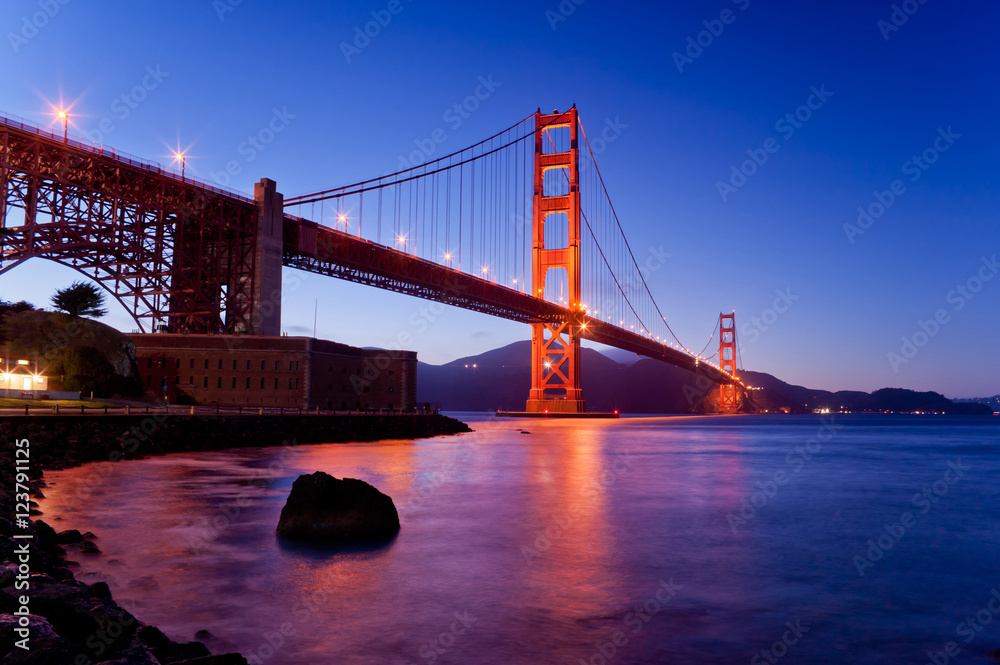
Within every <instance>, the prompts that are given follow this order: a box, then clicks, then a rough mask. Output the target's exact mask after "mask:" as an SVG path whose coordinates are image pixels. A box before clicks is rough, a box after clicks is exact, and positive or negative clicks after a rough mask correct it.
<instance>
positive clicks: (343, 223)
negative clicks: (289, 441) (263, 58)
mask: <svg viewBox="0 0 1000 665" xmlns="http://www.w3.org/2000/svg"><path fill="white" fill-rule="evenodd" d="M0 193H2V196H0V221H2V224H0V274H3V273H5V272H7V271H8V270H10V269H12V268H14V267H15V266H17V265H19V264H20V263H22V262H24V261H26V260H28V259H29V258H34V257H41V258H46V259H49V260H52V261H56V262H58V263H60V264H63V265H66V266H69V267H71V268H74V269H76V270H78V271H79V272H81V273H83V274H84V275H86V276H87V277H89V278H91V279H93V280H94V281H95V282H97V283H99V284H101V285H102V286H103V287H104V288H105V289H106V290H107V291H108V292H109V293H110V294H111V295H112V296H113V297H114V298H115V299H116V300H117V301H118V302H119V303H120V304H121V305H122V306H123V307H124V308H125V309H126V310H127V311H128V312H129V313H130V314H131V316H132V317H133V318H134V319H135V321H136V322H137V324H138V325H139V326H140V328H141V329H143V330H146V331H167V332H178V333H185V332H186V333H210V334H231V335H280V330H281V328H280V326H281V270H282V267H283V266H287V267H292V268H296V269H299V270H305V271H309V272H313V273H319V274H323V275H328V276H331V277H336V278H339V279H344V280H349V281H352V282H357V283H360V284H366V285H370V286H374V287H376V288H381V289H386V290H390V291H395V292H398V293H404V294H408V295H412V296H416V297H419V298H424V299H429V300H435V301H439V302H442V303H446V304H449V305H453V306H456V307H461V308H464V309H469V310H473V311H476V312H482V313H484V314H489V315H492V316H497V317H501V318H505V319H510V320H513V321H519V322H522V323H525V324H529V325H530V326H531V331H532V332H531V334H532V358H531V367H532V372H531V391H530V394H529V396H528V398H527V402H526V410H527V411H529V412H551V413H583V412H585V400H584V396H583V395H582V394H581V391H580V343H581V341H583V340H585V339H587V340H591V341H593V342H597V343H601V344H605V345H608V346H611V347H616V348H619V349H625V350H627V351H630V352H634V353H636V354H639V355H643V356H648V357H650V358H654V359H657V360H660V361H663V362H666V363H669V364H671V365H676V366H678V367H682V368H684V369H687V370H690V371H692V372H695V373H697V374H699V375H700V376H702V377H705V378H706V379H708V380H709V381H711V382H712V383H715V384H718V386H719V396H718V401H717V404H718V408H719V409H720V410H723V411H735V410H737V409H739V408H740V407H741V405H743V404H746V403H748V402H749V398H748V396H747V390H746V386H745V385H744V384H743V383H742V382H741V381H740V379H739V377H738V375H737V364H738V363H737V360H738V354H739V349H738V346H737V340H736V325H735V315H734V314H722V315H720V317H719V320H718V321H717V322H716V328H715V330H714V331H713V333H712V336H711V337H710V338H709V341H708V343H707V344H706V345H705V347H704V348H702V349H701V350H699V351H695V350H692V348H690V347H688V346H685V345H684V344H682V343H681V341H680V340H679V339H678V338H677V336H676V335H675V334H674V332H673V330H672V329H671V328H670V325H669V323H668V321H667V316H666V314H665V313H664V311H663V310H662V309H661V308H660V306H659V305H658V304H657V302H656V300H655V298H654V297H653V295H652V292H651V291H650V288H649V286H648V284H647V283H646V281H645V278H644V276H643V274H642V271H641V270H640V269H639V266H638V263H637V261H636V258H635V255H634V254H633V251H632V249H631V247H630V245H629V242H628V240H627V238H626V235H625V232H624V230H623V225H622V222H621V220H620V219H619V218H618V215H617V213H616V211H615V207H614V205H613V203H612V198H611V196H610V194H609V192H608V190H607V187H606V186H605V183H604V178H603V176H602V174H601V171H600V169H599V168H598V165H597V162H596V160H595V158H594V153H593V151H592V150H591V147H590V143H589V141H588V139H587V135H586V132H585V131H584V128H583V126H582V124H581V122H580V118H579V114H578V112H577V109H576V107H575V106H574V107H573V108H572V109H570V110H568V111H565V112H562V113H560V112H558V111H556V112H553V113H551V114H543V113H541V112H540V111H539V112H536V113H533V114H531V115H529V116H528V117H526V118H524V119H523V120H521V121H519V122H518V123H516V124H514V125H512V126H511V127H508V128H507V129H504V130H503V131H501V132H498V133H496V134H494V135H493V136H491V137H489V138H487V139H485V140H483V141H481V142H479V143H477V144H475V145H473V146H470V147H468V148H465V149H463V150H459V151H457V152H454V153H452V154H450V155H446V156H444V157H441V158H439V159H435V160H433V161H429V162H425V163H422V164H420V165H418V166H413V167H412V168H407V169H404V170H402V171H398V172H396V173H392V174H388V175H383V176H380V177H377V178H372V179H368V180H363V181H360V182H356V183H354V184H350V185H344V186H339V187H335V188H331V189H327V190H324V191H320V192H315V193H311V194H304V195H298V196H294V197H290V198H287V199H286V198H284V197H283V196H282V194H281V193H279V192H278V191H277V185H276V183H275V182H273V181H271V180H268V179H266V178H265V179H262V180H261V181H260V182H259V183H257V185H256V186H255V189H254V196H253V198H250V197H247V196H245V195H243V194H240V193H238V192H234V191H230V190H228V189H225V188H222V187H218V186H216V185H212V184H209V183H206V182H203V181H200V180H197V179H193V178H189V177H186V175H185V173H184V171H183V169H182V171H181V173H180V174H178V173H176V172H175V171H173V170H172V169H168V168H164V167H162V166H160V165H158V164H156V163H153V162H149V161H146V160H143V159H140V158H137V157H134V156H132V155H128V154H125V153H122V152H119V151H116V150H114V149H112V148H109V147H106V146H103V145H94V144H91V143H89V142H87V141H84V140H76V139H73V138H71V137H69V136H68V135H66V134H65V133H64V134H63V135H62V136H59V135H56V134H53V133H51V132H48V131H47V130H45V129H42V128H40V127H38V126H36V125H34V124H32V123H30V122H27V121H23V120H20V119H17V118H12V117H6V116H0ZM716 335H718V344H719V345H718V350H717V351H716V353H713V354H712V355H711V356H709V357H705V356H704V353H705V352H706V351H707V350H708V348H709V346H711V344H712V340H713V339H714V338H715V337H716Z"/></svg>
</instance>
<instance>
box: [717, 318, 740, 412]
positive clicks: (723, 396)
mask: <svg viewBox="0 0 1000 665" xmlns="http://www.w3.org/2000/svg"><path fill="white" fill-rule="evenodd" d="M719 367H720V368H721V369H722V371H724V372H728V373H729V374H731V375H732V376H733V378H736V312H733V313H731V314H719ZM739 408H740V399H739V393H738V392H737V390H736V385H735V384H732V383H730V384H725V383H722V384H719V410H720V411H722V412H724V413H736V411H738V410H739Z"/></svg>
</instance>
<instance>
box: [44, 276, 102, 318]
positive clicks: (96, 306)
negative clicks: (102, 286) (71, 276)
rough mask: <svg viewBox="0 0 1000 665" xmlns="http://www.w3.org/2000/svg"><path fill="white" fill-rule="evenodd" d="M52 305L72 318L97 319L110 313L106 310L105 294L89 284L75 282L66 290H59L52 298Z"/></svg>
mask: <svg viewBox="0 0 1000 665" xmlns="http://www.w3.org/2000/svg"><path fill="white" fill-rule="evenodd" d="M52 304H53V306H55V308H56V309H57V310H59V311H60V312H66V313H67V314H69V315H70V316H91V317H94V318H97V317H99V316H104V315H105V314H107V313H108V311H107V310H106V309H104V294H103V293H101V291H100V290H98V288H97V287H96V286H94V285H93V284H88V283H87V282H73V283H72V284H71V285H70V286H68V287H66V288H65V289H59V290H58V291H56V294H55V295H54V296H52Z"/></svg>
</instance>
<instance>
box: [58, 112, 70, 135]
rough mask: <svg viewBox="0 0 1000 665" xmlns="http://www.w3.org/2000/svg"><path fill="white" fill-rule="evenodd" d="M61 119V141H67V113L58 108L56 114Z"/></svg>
mask: <svg viewBox="0 0 1000 665" xmlns="http://www.w3.org/2000/svg"><path fill="white" fill-rule="evenodd" d="M56 115H58V116H59V118H60V119H61V120H62V121H63V143H68V142H69V113H67V112H66V111H64V110H62V109H60V110H59V112H58V113H57V114H56Z"/></svg>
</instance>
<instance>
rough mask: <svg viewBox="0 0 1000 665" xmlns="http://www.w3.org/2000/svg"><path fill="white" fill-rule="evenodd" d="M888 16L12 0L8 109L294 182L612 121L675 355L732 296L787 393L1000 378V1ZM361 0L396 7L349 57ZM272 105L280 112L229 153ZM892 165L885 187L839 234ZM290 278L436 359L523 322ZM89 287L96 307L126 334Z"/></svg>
mask: <svg viewBox="0 0 1000 665" xmlns="http://www.w3.org/2000/svg"><path fill="white" fill-rule="evenodd" d="M895 6H896V7H898V9H895V10H894V4H893V3H891V2H888V1H886V2H872V1H870V0H869V1H864V2H862V1H860V0H850V1H842V2H835V3H810V2H790V1H772V2H760V1H759V0H738V1H731V0H713V1H706V2H700V1H698V2H694V1H685V2H667V3H633V4H629V3H620V2H616V3H611V2H606V1H602V0H586V1H585V2H584V1H583V0H576V2H573V1H572V0H564V1H563V2H562V3H561V4H560V2H559V1H558V0H550V1H548V2H545V1H543V2H522V1H518V0H505V1H504V2H494V1H489V0H485V1H479V2H462V3H459V2H420V1H413V0H394V1H393V2H390V1H389V0H363V1H354V2H338V3H328V2H294V3H277V2H270V3H268V2H263V1H262V0H214V1H213V0H175V1H174V2H169V3H166V2H121V1H118V2H113V1H111V0H88V1H84V0H41V1H39V0H33V1H28V0H7V1H6V2H4V3H3V5H2V8H0V28H2V30H0V32H2V36H3V43H2V44H0V72H2V83H0V111H3V112H6V113H8V114H13V115H18V116H22V117H26V118H28V119H31V120H34V121H36V122H40V123H42V124H48V123H51V122H52V116H51V115H49V113H50V112H51V106H50V103H52V104H58V103H59V100H60V99H61V100H63V101H64V102H65V103H67V104H70V103H71V104H72V113H73V127H71V128H70V132H71V133H75V134H82V133H84V132H89V133H90V135H91V136H92V137H94V138H95V140H102V141H103V142H104V143H106V144H109V145H113V146H115V147H116V148H118V149H120V150H123V151H126V152H130V153H132V154H135V155H140V156H143V157H146V158H150V159H157V160H161V161H163V162H165V163H166V162H168V161H169V155H170V153H171V152H172V151H173V148H175V147H177V146H181V147H184V148H188V153H189V155H190V158H189V161H188V167H187V170H188V174H191V175H195V176H197V177H201V178H204V179H212V178H213V174H214V177H216V178H217V179H224V178H223V176H221V175H219V174H220V173H221V172H222V171H223V170H224V169H225V167H226V164H227V163H228V162H230V161H233V160H235V161H236V162H237V164H238V165H239V167H240V173H239V174H238V175H235V176H233V177H232V181H231V183H230V186H231V187H233V188H236V189H238V190H241V191H245V192H252V188H253V183H254V182H255V181H257V180H258V179H260V178H261V177H268V178H272V179H274V180H276V181H277V183H278V188H279V191H282V192H283V193H284V194H285V195H286V196H293V195H296V194H302V193H307V192H312V191H316V190H319V189H322V188H325V187H329V186H335V185H339V184H345V183H348V182H354V181H356V180H360V179H363V178H365V177H369V176H373V175H381V174H383V173H386V172H388V171H390V170H395V168H396V166H397V164H398V163H399V161H400V156H401V155H406V154H409V153H410V152H411V151H413V150H414V149H415V141H420V140H421V139H425V138H427V137H428V136H430V135H431V133H432V132H433V131H434V130H435V129H437V128H442V129H444V130H445V131H446V133H447V140H446V141H445V143H444V144H443V145H442V146H440V147H439V149H438V150H439V152H437V153H436V156H440V155H441V154H444V153H446V152H451V151H453V150H456V149H459V148H461V147H464V146H466V145H469V144H472V143H475V142H477V141H479V140H481V139H483V138H486V137H487V136H489V135H491V134H493V133H494V132H496V131H499V130H500V129H503V128H505V127H508V126H510V125H511V124H513V123H514V122H516V121H517V120H519V119H521V118H524V117H526V116H527V115H528V114H530V113H532V112H533V111H534V110H535V109H536V108H538V107H541V108H542V109H543V110H546V111H549V110H551V109H554V108H559V109H565V108H567V107H568V106H570V105H571V104H573V103H576V104H577V106H578V107H579V108H580V111H581V118H582V120H583V123H584V126H585V127H586V128H593V129H591V130H590V131H591V134H593V133H595V132H596V130H597V129H598V128H600V127H601V126H602V125H605V123H607V122H611V123H614V124H617V125H618V126H619V127H620V128H621V130H620V135H617V136H616V138H615V140H614V141H613V142H611V143H609V144H608V146H607V149H606V150H605V151H604V152H603V153H602V154H600V156H599V163H600V165H601V168H602V170H603V172H604V174H605V178H606V181H607V186H608V188H609V190H610V191H611V194H612V197H613V200H614V202H615V205H616V207H617V210H618V213H619V215H620V216H621V218H622V221H623V224H624V226H625V231H626V233H627V235H628V237H629V239H630V241H631V242H632V245H633V247H634V248H635V250H636V253H637V255H638V256H639V257H640V260H642V257H644V256H647V255H649V253H650V252H651V251H663V252H666V253H669V254H670V255H671V256H670V258H669V259H668V260H666V262H665V263H664V264H663V266H662V267H661V268H660V269H658V270H657V271H655V272H654V273H653V274H652V275H651V277H650V286H651V287H652V289H653V291H654V294H655V295H656V297H657V299H658V301H659V302H660V303H661V306H662V307H663V308H664V311H665V312H668V315H667V316H668V320H669V321H670V323H671V325H672V327H673V328H674V330H675V331H676V332H677V334H678V336H679V337H680V339H681V340H682V341H683V342H684V343H685V344H686V345H687V346H689V347H694V348H696V349H697V348H701V345H702V344H704V342H705V341H706V340H707V339H708V335H709V333H710V332H711V330H712V328H713V325H714V323H715V321H716V319H717V317H718V314H719V312H720V311H723V310H724V311H728V310H730V309H735V310H736V313H737V324H738V326H739V327H740V330H741V340H740V341H741V344H742V349H743V360H744V364H745V365H746V366H747V367H748V368H751V369H757V370H762V371H767V372H770V373H773V374H775V375H777V376H779V377H781V378H783V379H785V380H787V381H790V382H793V383H799V384H805V385H808V386H810V387H817V388H819V387H821V388H829V389H862V390H873V389H876V388H881V387H885V386H898V387H906V388H913V389H918V390H937V391H940V392H943V393H945V394H946V395H948V396H949V397H962V396H975V395H986V394H989V395H992V394H995V393H1000V378H998V374H1000V372H998V370H1000V354H998V352H997V348H996V339H997V332H996V331H997V329H998V328H1000V307H998V304H1000V277H997V276H996V272H997V270H998V269H997V267H996V266H994V265H992V264H991V260H992V257H994V256H996V255H997V254H998V253H1000V221H998V220H1000V216H998V214H1000V199H998V194H997V191H998V184H1000V183H998V166H997V153H998V150H997V148H998V147H1000V141H998V138H1000V129H998V124H997V119H998V118H1000V105H998V99H1000V93H998V86H997V84H996V81H995V79H996V72H997V65H998V56H997V48H996V45H995V40H996V29H995V26H996V24H997V21H998V19H1000V7H998V6H997V5H995V4H994V3H972V2H967V3H948V2H943V1H942V0H926V2H925V3H923V4H921V3H920V2H918V1H917V0H908V2H902V3H898V4H897V5H895ZM390 9H391V10H395V11H396V13H394V14H393V13H389V11H388V10H390ZM894 11H895V16H894ZM906 11H909V12H911V13H910V14H907V13H906ZM372 12H375V15H376V16H381V17H382V18H383V21H385V17H386V16H388V17H390V18H391V21H390V22H388V25H386V26H385V27H382V28H380V30H379V34H377V36H375V37H374V38H372V39H370V43H367V44H366V43H365V42H364V41H362V40H358V42H357V44H360V45H361V46H363V48H360V49H357V48H356V46H355V49H356V50H353V51H352V50H350V49H346V50H347V52H346V53H345V47H344V46H343V44H345V43H347V44H352V45H353V44H354V40H355V37H356V34H357V33H356V29H358V30H361V29H363V28H364V26H365V24H366V23H367V22H370V21H372V20H373V14H372ZM880 21H882V23H881V24H880ZM893 21H895V23H893ZM36 26H41V27H36ZM720 28H721V30H720ZM897 28H898V29H897ZM711 31H714V32H716V33H719V34H717V35H713V34H711ZM372 32H374V29H373V28H372ZM699 33H702V34H699ZM689 38H690V41H689ZM699 41H700V42H701V44H702V46H698V42H699ZM675 53H677V54H685V53H686V55H683V58H682V57H681V55H674V54H675ZM684 58H686V60H685V59H684ZM480 77H483V78H484V79H487V80H489V79H490V77H492V80H493V81H494V82H495V83H496V84H497V86H496V88H495V90H494V91H493V92H492V94H491V95H490V96H489V98H488V99H486V100H485V101H483V102H482V104H481V105H480V108H479V109H477V110H476V111H475V112H474V113H472V114H471V115H470V117H468V118H467V119H464V120H463V121H462V123H461V124H460V126H458V127H457V128H456V127H454V124H455V123H454V122H449V121H447V120H446V119H445V113H446V112H447V111H448V110H449V109H450V108H451V107H452V106H453V105H454V104H456V103H458V102H461V101H462V100H463V99H465V98H466V97H467V96H469V95H470V94H473V93H474V91H475V90H476V88H477V86H478V85H479V79H480ZM137 86H139V89H137ZM143 86H145V88H144V89H143ZM814 89H815V90H817V91H819V92H820V93H821V95H820V96H816V95H815V93H814V92H812V91H813V90H814ZM123 95H125V96H126V100H123V99H122V96H123ZM129 97H131V98H129ZM139 98H141V101H139ZM808 104H812V106H813V108H812V109H809V108H808V107H805V108H800V107H803V105H808ZM275 110H277V111H278V112H279V113H282V114H284V115H285V117H286V119H287V126H286V127H285V128H284V129H283V130H282V131H281V132H280V133H278V134H276V136H275V139H274V141H273V142H272V143H270V144H268V145H266V146H264V147H263V149H262V150H259V151H257V150H253V149H249V148H248V145H247V144H245V143H244V142H245V141H246V139H247V137H248V136H249V135H251V134H256V133H257V132H258V131H259V130H260V129H261V128H263V127H265V126H266V125H267V124H268V123H269V121H270V120H271V118H272V116H273V114H274V113H275ZM796 113H798V114H799V117H800V119H804V121H800V120H795V119H794V116H793V121H794V124H793V123H789V122H788V121H784V122H782V123H780V124H778V123H779V121H781V120H782V119H783V118H784V117H785V116H786V114H796ZM102 121H103V128H104V131H103V132H102V135H100V136H99V135H98V134H95V133H94V132H95V130H98V131H100V130H101V128H102ZM769 139H770V140H769ZM766 147H769V148H771V150H772V152H770V153H768V152H767V150H766ZM943 149H946V150H943ZM748 150H749V151H750V154H756V155H757V157H758V160H760V159H761V156H762V155H767V161H766V162H764V163H763V164H762V165H760V166H756V165H754V164H747V165H745V168H746V170H747V171H748V172H750V171H753V170H756V173H753V175H751V176H750V177H748V178H746V179H745V181H744V179H743V177H742V176H734V175H733V172H732V167H733V166H734V165H735V167H736V168H737V169H738V168H740V166H741V165H742V164H743V162H745V161H746V160H748V159H750V156H749V155H748V152H747V151H748ZM925 151H927V152H926V158H927V161H926V162H925V161H924V157H921V155H924V154H925ZM914 156H917V157H918V159H919V160H920V163H919V164H917V163H915V162H913V161H912V158H913V157H914ZM929 162H933V163H929ZM914 178H915V179H914ZM894 180H899V181H900V182H899V183H897V191H898V192H901V193H899V194H896V195H893V196H894V198H895V200H894V201H892V203H891V205H888V206H887V207H886V209H885V210H884V212H883V213H882V214H881V215H879V216H878V217H877V218H873V219H872V220H871V221H870V222H869V221H867V220H863V222H864V226H865V227H866V228H863V227H862V226H858V225H857V220H858V212H857V210H858V207H859V206H863V207H865V208H869V207H871V208H872V211H873V212H874V213H879V212H880V206H881V205H882V204H880V203H878V201H877V199H876V197H875V195H874V192H876V191H878V192H883V191H887V190H891V188H892V184H893V181H894ZM720 182H724V183H728V186H729V187H725V186H722V187H721V191H720ZM730 188H731V189H730ZM903 188H905V190H904V189H903ZM882 198H883V200H884V201H886V202H888V201H889V195H883V196H882ZM845 224H854V225H855V228H854V229H852V228H850V227H848V228H847V229H846V230H845ZM852 241H853V242H852ZM661 248H662V249H661ZM300 275H301V276H302V277H303V279H302V282H301V285H300V286H299V288H298V289H296V290H295V292H294V293H292V294H289V295H288V300H287V302H286V304H285V309H284V317H283V329H284V330H285V331H287V332H289V333H290V334H311V333H312V327H313V312H314V303H316V302H317V301H318V302H319V315H318V335H319V336H320V337H325V338H330V339H334V340H338V341H343V342H347V343H350V344H355V345H360V346H379V345H386V346H388V345H392V344H393V342H394V340H395V339H397V337H398V335H399V334H400V333H401V332H408V333H410V335H411V338H412V343H411V344H410V346H411V348H413V349H415V350H417V351H418V352H419V354H420V358H421V360H424V361H426V362H431V363H442V362H446V361H449V360H452V359H454V358H457V357H459V356H463V355H468V354H473V353H478V352H481V351H484V350H487V349H490V348H494V347H497V346H501V345H503V344H507V343H509V342H512V341H515V340H520V339H527V338H528V336H529V330H528V328H527V327H526V326H524V325H520V324H515V323H511V322H507V321H502V320H498V319H493V318H490V317H487V316H485V315H480V314H475V313H471V312H465V311H462V310H457V309H453V308H446V309H445V311H444V312H443V313H440V315H439V316H436V317H435V318H434V320H433V321H432V322H429V325H427V326H426V327H425V326H422V325H421V326H416V325H414V322H415V321H417V320H418V319H423V320H427V319H428V318H429V317H428V316H426V314H421V313H420V312H421V309H422V308H424V309H426V308H428V303H425V302H422V301H419V300H415V299H412V298H409V297H405V296H399V295H395V294H390V293H386V292H381V291H377V290H373V289H369V288H366V287H361V286H357V285H353V284H349V283H344V282H339V281H334V280H330V279H327V278H323V277H319V276H315V275H304V274H300ZM77 277H78V275H77V274H76V273H74V272H72V271H71V270H69V269H67V268H62V267H60V266H58V265H55V264H53V263H50V262H44V261H41V260H37V261H29V262H28V263H26V264H24V265H22V266H20V267H18V268H17V269H15V270H13V271H11V272H9V273H6V274H4V275H3V276H0V297H2V298H3V299H7V300H16V299H22V298H24V299H28V300H30V301H33V302H35V303H36V304H38V305H46V304H48V299H49V297H50V296H51V294H52V292H53V290H54V289H56V288H57V287H61V286H64V285H66V284H68V283H69V282H71V281H72V280H73V279H76V278H77ZM288 277H289V273H287V272H286V279H287V278H288ZM987 277H988V278H992V279H986V278H987ZM970 280H971V281H970ZM980 280H983V281H980ZM959 286H961V287H962V289H964V291H959V290H956V289H957V287H959ZM779 292H781V293H783V294H785V295H784V298H781V297H780V296H779ZM789 303H790V304H789ZM776 304H777V307H775V305H776ZM110 306H111V309H112V312H111V313H110V314H109V315H108V316H107V317H106V318H105V321H106V322H107V323H109V324H111V325H114V326H116V327H118V328H121V329H123V330H130V329H132V328H134V327H135V326H134V324H133V322H132V321H131V319H130V318H128V316H127V315H126V313H125V312H124V310H122V309H120V308H119V307H118V305H117V304H116V303H114V302H111V304H110ZM778 310H780V311H778ZM938 310H943V312H938ZM936 313H937V314H938V315H939V316H941V320H943V321H945V322H944V323H943V324H934V325H936V326H937V329H936V330H935V329H934V326H933V325H929V324H925V327H926V328H928V329H929V330H930V331H931V332H932V333H933V334H932V335H927V334H925V333H924V331H922V330H921V325H920V322H921V321H924V322H926V321H929V320H931V319H933V318H934V316H935V314H936ZM942 315H943V316H942ZM904 337H905V338H907V339H908V340H911V341H912V342H914V343H915V344H916V345H919V348H917V346H914V348H913V349H909V348H907V349H904V348H903V347H904V342H903V338H904ZM904 351H905V352H906V353H905V356H911V357H909V358H906V357H904ZM893 353H894V354H897V355H898V358H896V359H893V357H892V356H890V355H889V354H893Z"/></svg>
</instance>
